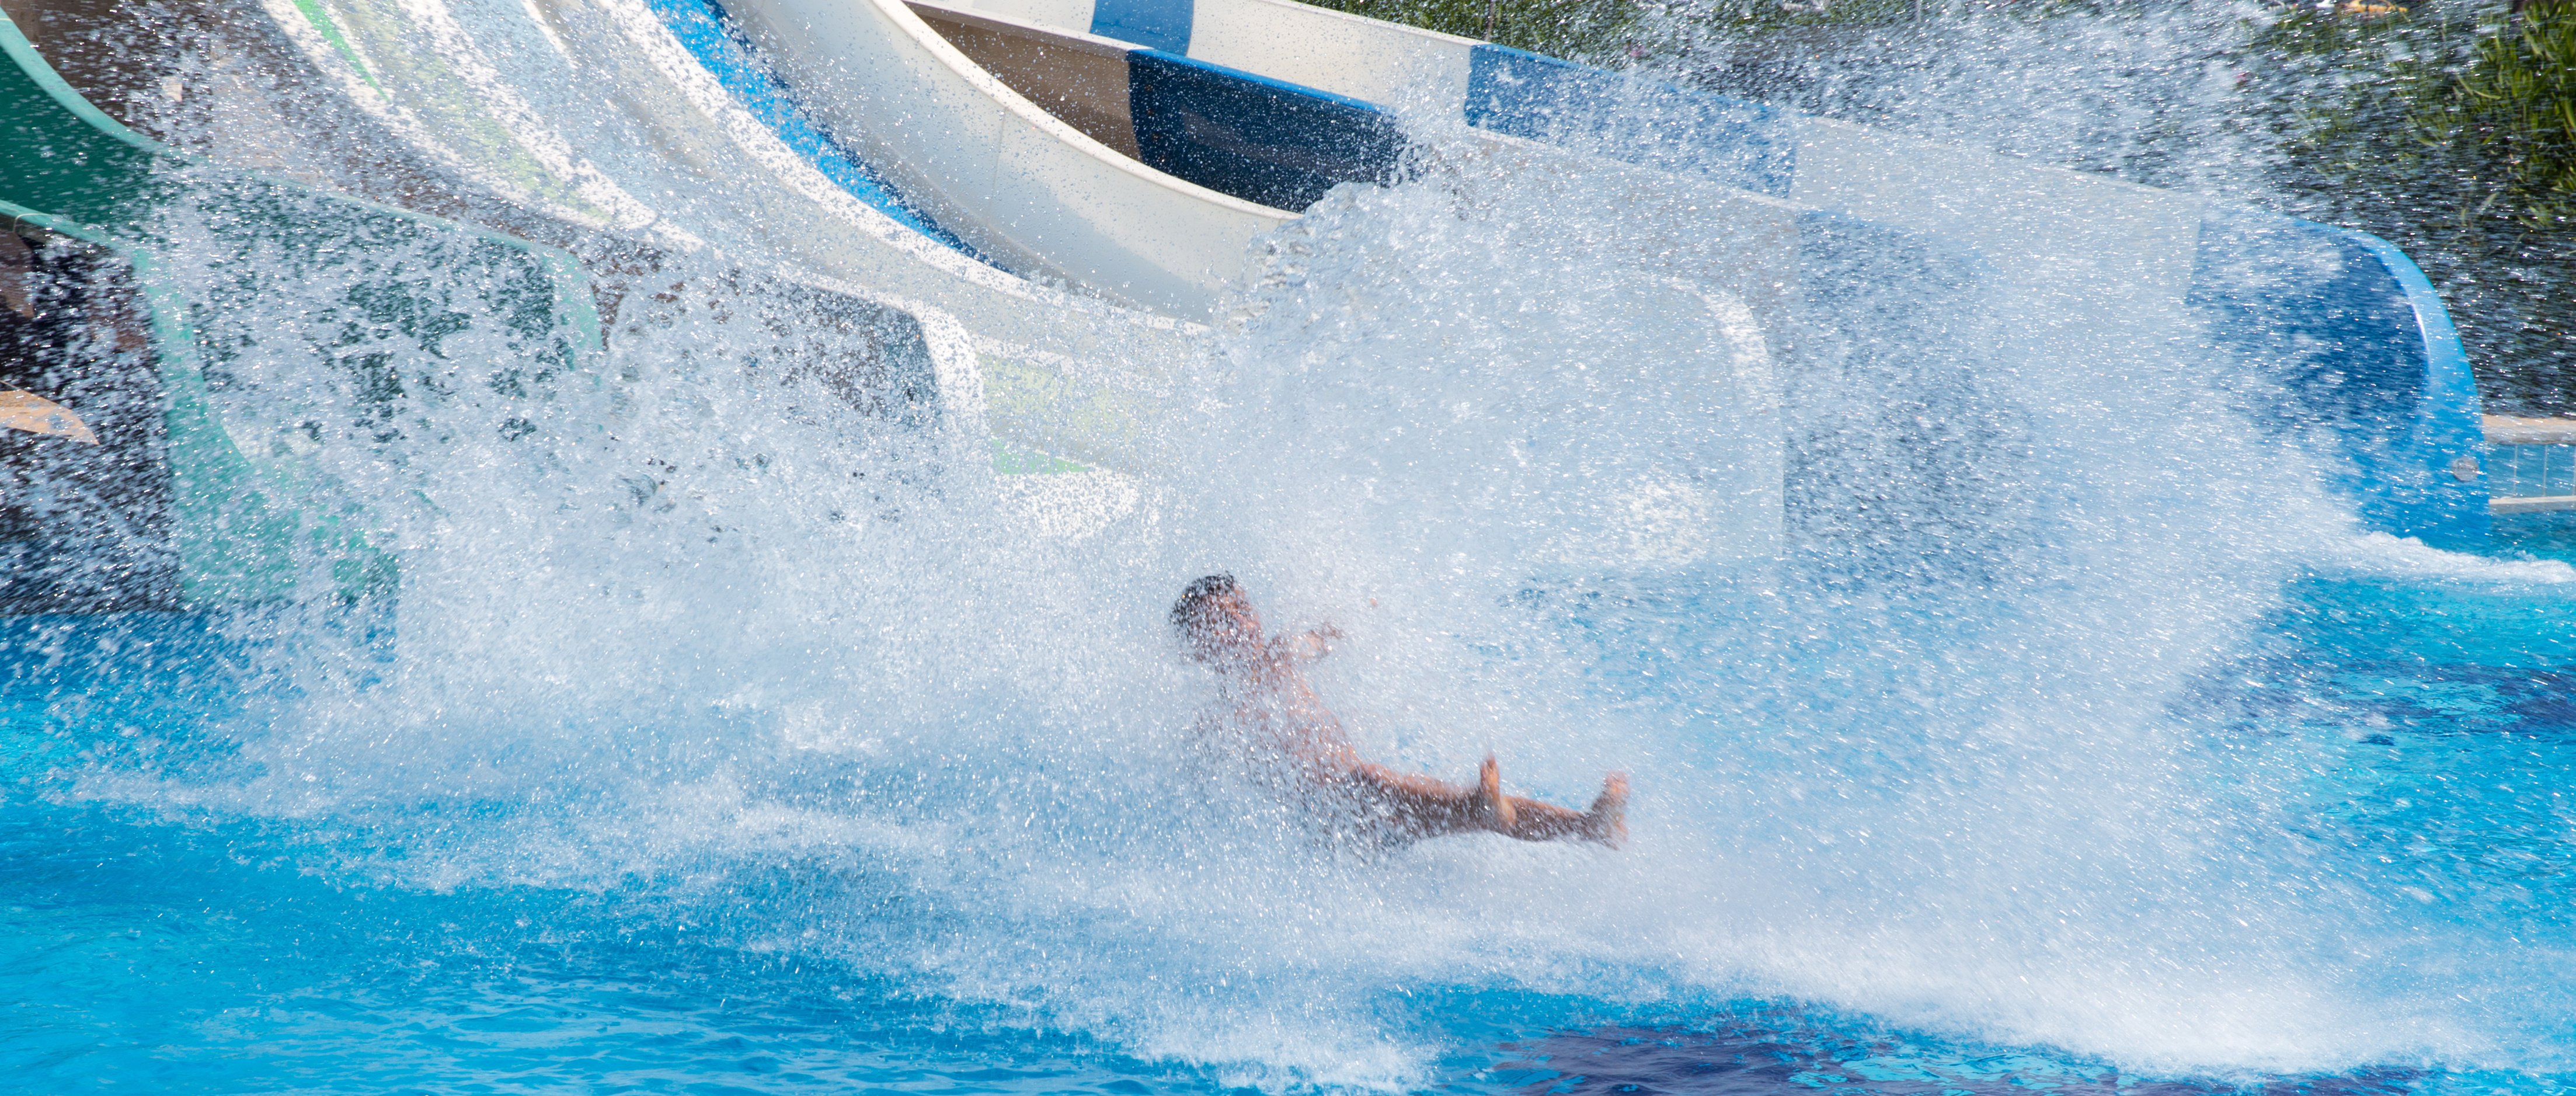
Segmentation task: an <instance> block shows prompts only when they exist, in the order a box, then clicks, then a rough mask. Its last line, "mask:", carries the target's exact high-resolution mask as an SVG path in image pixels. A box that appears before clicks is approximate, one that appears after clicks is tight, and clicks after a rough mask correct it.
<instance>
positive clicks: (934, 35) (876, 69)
mask: <svg viewBox="0 0 2576 1096" xmlns="http://www.w3.org/2000/svg"><path fill="white" fill-rule="evenodd" d="M725 10H726V11H727V12H728V13H729V14H731V15H732V16H733V17H734V18H735V19H736V20H737V21H739V22H740V24H741V25H742V26H743V27H744V28H745V29H746V30H747V31H749V32H750V34H751V36H752V38H753V40H754V41H755V42H757V43H759V44H760V45H761V46H762V47H763V49H764V52H765V54H766V55H767V57H768V58H769V59H770V61H771V63H773V64H775V65H776V66H777V67H778V68H779V70H780V71H781V72H782V73H783V74H784V75H785V77H786V78H787V80H788V81H789V83H791V84H792V85H793V86H794V87H796V89H797V91H798V97H799V100H800V101H801V103H802V105H803V106H804V107H805V109H807V110H808V111H811V112H812V113H814V114H815V115H816V117H817V118H818V119H820V120H821V121H822V122H823V123H824V124H825V127H826V128H828V129H829V130H831V131H832V133H833V134H834V135H835V136H837V137H839V138H840V139H842V140H843V141H846V142H849V143H851V144H852V145H854V146H856V147H857V148H858V150H859V151H860V153H861V155H862V156H863V157H865V158H867V159H868V160H869V162H870V163H871V164H873V165H875V166H876V167H877V168H878V169H879V170H880V171H882V172H884V173H885V175H886V176H887V177H888V178H889V179H890V180H891V181H893V182H894V184H895V186H896V187H897V188H898V189H900V190H901V191H903V192H904V194H905V195H906V196H908V197H910V198H911V199H913V200H914V201H916V202H919V203H920V204H922V205H923V206H924V207H926V208H927V209H929V210H930V211H931V212H932V214H933V215H935V216H937V217H939V218H940V220H941V221H942V222H943V223H945V224H948V225H950V226H951V227H952V228H953V229H954V230H955V231H956V232H957V233H958V234H959V235H960V236H963V237H965V238H966V239H967V240H968V242H970V243H973V244H974V245H975V246H976V247H978V248H981V249H983V250H985V251H986V252H987V253H989V254H992V255H993V256H994V257H996V258H997V259H999V260H1000V261H1001V262H1002V263H1003V264H1004V265H1014V266H1021V267H1023V268H1029V269H1037V270H1043V271H1046V272H1048V273H1052V274H1055V275H1058V276H1061V277H1064V278H1066V279H1068V280H1071V281H1074V282H1077V283H1079V284H1082V285H1084V286H1086V287H1089V288H1092V289H1094V290H1097V291H1099V292H1103V293H1108V294H1112V295H1115V296H1117V297H1120V298H1124V299H1126V300H1129V301H1133V302H1136V303H1138V304H1141V305H1144V306H1146V307H1149V308H1154V309H1157V310H1160V311H1164V312H1167V313H1169V314H1171V315H1175V316H1180V317H1184V318H1188V319H1194V320H1205V319H1207V318H1209V317H1210V315H1211V314H1212V312H1213V310H1214V309H1215V308H1216V307H1217V303H1218V301H1219V300H1220V299H1221V297H1222V295H1223V293H1224V292H1225V287H1226V286H1227V285H1228V284H1229V283H1231V282H1235V281H1238V280H1240V279H1241V277H1242V276H1243V271H1244V260H1245V252H1246V248H1247V247H1248V246H1249V245H1250V244H1251V242H1252V240H1253V239H1254V238H1255V237H1258V236H1260V235H1261V234H1263V233H1265V232H1268V231H1270V230H1271V229H1273V228H1276V227H1277V226H1278V225H1279V224H1280V223H1281V222H1283V221H1286V220H1288V219H1290V217H1292V216H1293V214H1290V213H1286V212H1283V211H1281V210H1276V209H1271V208H1269V207H1266V206H1261V205H1256V204H1254V203H1251V202H1247V201H1244V200H1242V199H1240V198H1234V197H1229V196H1227V195H1224V194H1219V193H1217V192H1216V191H1213V190H1209V189H1207V188H1205V187H1201V186H1196V185H1193V184H1191V183H1187V182H1184V181H1182V180H1180V179H1177V178H1174V177H1172V176H1170V175H1166V174H1163V173H1162V172H1159V171H1155V170H1153V169H1152V168H1149V167H1146V166H1145V165H1143V164H1141V163H1139V162H1137V161H1136V160H1134V159H1131V158H1129V157H1127V156H1124V155H1121V154H1120V153H1119V152H1117V151H1116V150H1114V149H1111V148H1110V147H1108V146H1107V145H1104V144H1101V143H1100V142H1099V141H1096V140H1093V139H1092V138H1090V137H1088V136H1086V135H1084V134H1083V133H1082V132H1080V131H1079V130H1076V129H1075V128H1073V127H1072V126H1070V125H1067V124H1066V123H1064V122H1063V121H1062V120H1059V119H1058V118H1056V117H1055V116H1054V115H1052V114H1049V113H1047V112H1046V111H1045V110H1043V109H1041V108H1040V107H1038V106H1037V105H1036V104H1034V103H1031V102H1029V101H1028V100H1027V99H1025V98H1023V97H1022V96H1021V95H1020V94H1019V93H1018V92H1015V91H1012V90H1011V89H1010V88H1009V87H1007V86H1005V85H1004V84H1003V83H1002V82H1001V81H1000V80H998V79H995V78H994V77H993V76H992V75H991V74H989V73H987V72H985V71H984V70H983V69H981V68H979V67H977V66H976V65H975V63H974V62H972V61H970V60H968V59H967V58H966V56H965V55H964V54H962V53H960V52H958V50H957V48H956V47H955V46H952V45H950V44H949V43H948V40H947V39H945V38H942V37H940V35H939V33H938V32H937V31H935V30H932V29H931V28H930V26H929V24H927V23H924V22H922V20H921V18H920V17H919V16H917V15H915V14H913V13H912V11H911V9H909V8H907V7H906V6H905V5H904V4H903V2H902V0H731V2H729V3H727V4H726V5H725Z"/></svg>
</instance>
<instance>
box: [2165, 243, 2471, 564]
mask: <svg viewBox="0 0 2576 1096" xmlns="http://www.w3.org/2000/svg"><path fill="white" fill-rule="evenodd" d="M2189 300H2190V303H2191V304H2192V305H2193V306H2194V307H2195V308H2197V309H2199V310H2200V311H2201V314H2202V315H2203V316H2204V317H2206V318H2207V320H2208V323H2209V333H2210V337H2211V340H2212V341H2213V342H2214V343H2216V344H2217V345H2218V346H2219V347H2220V348H2222V349H2224V350H2227V351H2229V352H2231V353H2234V354H2235V355H2237V356H2238V357H2239V358H2241V359H2242V361H2243V364H2245V365H2246V366H2247V367H2248V368H2249V369H2250V370H2251V371H2252V372H2254V373H2255V374H2256V375H2258V376H2264V377H2268V378H2270V379H2271V380H2272V382H2273V383H2274V384H2277V385H2278V386H2279V387H2280V394H2279V396H2277V397H2274V398H2273V399H2270V400H2265V399H2263V398H2261V397H2259V396H2258V397H2257V398H2256V399H2255V400H2254V401H2253V402H2254V406H2255V407H2256V408H2257V411H2256V415H2257V423H2258V424H2259V425H2262V426H2264V427H2267V428H2269V429H2271V430H2273V431H2274V432H2280V433H2289V434H2294V435H2297V434H2307V433H2311V432H2315V431H2324V432H2327V433H2328V434H2330V435H2331V436H2332V437H2334V438H2335V439H2336V441H2337V447H2338V448H2339V449H2340V450H2341V451H2342V453H2341V455H2342V456H2343V457H2344V458H2345V459H2346V460H2347V461H2349V466H2348V467H2347V468H2346V469H2345V470H2344V472H2343V474H2342V475H2341V476H2340V477H2339V480H2338V482H2337V484H2336V486H2337V487H2338V488H2339V489H2340V490H2341V493H2343V494H2345V495H2347V496H2349V497H2350V498H2351V499H2352V500H2353V502H2354V503H2355V504H2356V506H2357V508H2358V509H2359V511H2360V516H2361V519H2362V523H2363V524H2364V525H2365V526H2367V527H2368V528H2371V529H2375V530H2378V531H2381V532H2386V533H2393V534H2395V535H2397V536H2412V537H2422V538H2424V539H2425V540H2426V541H2428V542H2430V543H2433V544H2436V545H2442V546H2447V547H2456V546H2460V545H2464V544H2472V543H2475V542H2476V541H2479V540H2482V539H2484V538H2485V536H2486V534H2487V523H2488V518H2487V492H2486V487H2485V485H2484V483H2483V482H2482V479H2483V477H2482V476H2481V475H2480V474H2478V473H2476V472H2472V473H2471V474H2470V475H2469V476H2468V478H2467V479H2465V480H2463V479H2462V478H2460V477H2459V476H2457V475H2455V474H2454V473H2453V471H2452V468H2453V462H2454V461H2457V460H2458V459H2459V458H2461V457H2468V458H2470V459H2472V460H2474V459H2476V457H2477V455H2478V453H2479V451H2480V447H2481V445H2482V444H2483V443H2484V440H2485V438H2484V435H2483V433H2482V431H2481V430H2480V428H2479V419H2478V391H2477V383H2476V381H2475V379H2474V378H2473V377H2471V376H2470V373H2469V364H2468V355H2467V353H2466V352H2465V351H2464V350H2463V349H2462V348H2461V346H2460V338H2459V334H2458V333H2457V332H2456V331H2454V330H2453V329H2452V327H2451V315H2450V313H2449V311H2447V310H2446V309H2444V308H2443V307H2442V300H2441V298H2440V297H2439V296H2437V295H2435V293H2434V292H2433V286H2432V283H2430V282H2428V281H2426V280H2425V279H2424V274H2423V272H2422V271H2420V270H2417V269H2416V267H2415V264H2414V262H2413V261H2411V260H2409V259H2408V258H2407V257H2406V255H2405V253H2404V252H2401V251H2399V250H2398V249H2397V248H2396V247H2394V246H2392V245H2390V244H2389V243H2388V242H2387V241H2385V240H2382V239H2380V238H2378V237H2376V236H2372V235H2369V234H2367V233H2362V232H2355V231H2352V230H2351V229H2346V228H2336V227H2334V226H2331V225H2321V224H2316V223H2314V222H2311V221H2302V220H2297V219H2295V218H2290V217H2281V216H2276V215H2274V214H2270V213H2265V212H2262V211H2260V210H2255V209H2238V210H2215V211H2212V212H2211V213H2210V214H2209V215H2208V216H2207V217H2205V218H2203V220H2202V222H2201V238H2200V246H2199V249H2198V252H2197V254H2196V255H2195V256H2194V261H2193V264H2192V286H2191V294H2190V298H2189ZM2282 397H2286V398H2282Z"/></svg>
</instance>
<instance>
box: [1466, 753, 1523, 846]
mask: <svg viewBox="0 0 2576 1096" xmlns="http://www.w3.org/2000/svg"><path fill="white" fill-rule="evenodd" d="M1473 802H1474V804H1475V809H1476V812H1477V813H1478V814H1480V815H1483V816H1484V822H1485V824H1486V825H1487V826H1488V827H1490V828H1492V829H1494V830H1496V831H1499V832H1502V833H1510V832H1512V831H1513V830H1514V829H1517V828H1518V827H1519V825H1520V819H1519V817H1518V815H1519V813H1520V812H1518V811H1515V810H1513V809H1512V801H1511V798H1510V797H1509V796H1506V795H1504V794H1503V766H1502V764H1501V763H1500V762H1497V761H1495V760H1494V755H1492V754H1486V755H1485V764H1484V767H1482V768H1480V769H1477V770H1476V798H1475V799H1474V800H1473Z"/></svg>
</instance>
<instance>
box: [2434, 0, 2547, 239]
mask: <svg viewBox="0 0 2576 1096" xmlns="http://www.w3.org/2000/svg"><path fill="white" fill-rule="evenodd" d="M2446 90H2447V92H2448V94H2446V95H2444V96H2442V97H2441V98H2440V99H2439V100H2438V101H2437V102H2435V103H2434V104H2432V105H2431V106H2430V108H2429V109H2427V110H2425V111H2424V112H2423V114H2422V115H2421V116H2420V118H2419V119H2418V124H2419V127H2420V129H2421V131H2422V132H2421V134H2420V139H2421V140H2423V141H2424V142H2425V143H2426V144H2427V145H2429V146H2433V147H2446V146H2447V147H2460V146H2471V147H2474V149H2475V150H2476V152H2477V154H2478V155H2477V157H2476V158H2477V159H2478V160H2480V161H2482V163H2481V165H2480V166H2482V167H2484V168H2485V171H2483V172H2482V173H2481V174H2483V175H2485V176H2486V177H2487V179H2488V180H2489V181H2490V185H2491V186H2492V187H2493V188H2494V189H2495V191H2496V192H2497V194H2496V196H2498V197H2501V198H2502V199H2503V200H2505V201H2507V202H2510V203H2511V204H2512V206H2513V209H2514V212H2515V215H2516V217H2517V218H2518V219H2519V220H2520V221H2521V222H2522V223H2523V224H2524V225H2525V226H2526V227H2529V228H2533V229H2548V228H2561V229H2576V0H2553V2H2544V3H2536V4H2533V5H2531V6H2530V7H2528V8H2526V9H2524V10H2523V12H2522V13H2521V14H2520V16H2519V18H2516V19H2514V20H2512V22H2510V23H2509V24H2508V25H2506V26H2503V27H2499V28H2496V29H2495V31H2494V32H2493V33H2490V34H2486V35H2483V36H2481V38H2480V39H2479V41H2478V42H2477V44H2476V46H2475V47H2473V49H2472V50H2471V53H2470V57H2469V61H2468V64H2467V65H2465V66H2463V67H2462V68H2461V70H2460V72H2459V74H2458V76H2457V77H2456V78H2455V79H2453V80H2452V81H2451V82H2450V86H2449V88H2447V89H2446Z"/></svg>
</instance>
